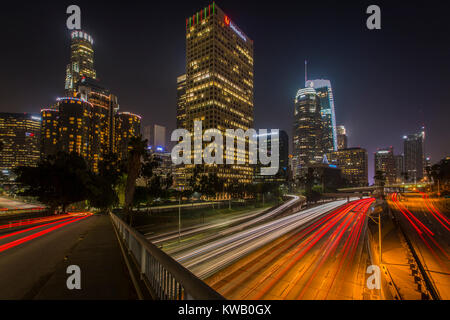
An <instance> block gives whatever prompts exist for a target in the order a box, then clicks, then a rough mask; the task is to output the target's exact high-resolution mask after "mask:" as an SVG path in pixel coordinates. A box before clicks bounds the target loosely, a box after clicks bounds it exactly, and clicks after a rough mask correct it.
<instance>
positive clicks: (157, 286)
mask: <svg viewBox="0 0 450 320" xmlns="http://www.w3.org/2000/svg"><path fill="white" fill-rule="evenodd" d="M110 216H111V219H112V221H113V223H114V225H115V227H116V228H117V230H118V232H119V235H120V237H121V238H122V240H123V242H124V244H125V246H126V248H127V249H128V250H129V253H130V254H131V256H132V257H133V258H134V261H135V262H136V264H137V267H138V268H139V272H140V274H141V279H142V280H143V281H144V283H145V284H146V285H147V288H148V289H149V291H150V294H151V295H152V297H153V298H154V299H158V300H224V299H225V298H224V297H222V296H221V295H220V294H219V293H217V292H216V291H214V290H213V289H212V288H211V287H209V286H208V285H207V284H206V283H204V282H203V281H202V280H200V279H199V278H197V277H196V276H195V275H194V274H193V273H192V272H190V271H189V270H188V269H186V268H185V267H183V266H182V265H181V264H179V263H178V262H177V261H175V260H174V259H173V258H172V257H170V256H169V255H167V254H166V253H165V252H163V251H162V250H160V249H159V248H157V247H156V246H155V245H153V244H152V243H151V242H149V241H148V240H147V239H146V238H145V237H144V236H143V235H141V234H140V233H139V232H137V231H136V230H134V229H133V228H131V227H130V226H129V225H128V224H126V223H125V222H124V221H123V220H122V219H120V218H119V217H118V216H116V215H115V214H113V213H110Z"/></svg>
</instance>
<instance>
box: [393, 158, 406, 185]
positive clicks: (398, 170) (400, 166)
mask: <svg viewBox="0 0 450 320" xmlns="http://www.w3.org/2000/svg"><path fill="white" fill-rule="evenodd" d="M394 159H395V174H396V182H397V183H400V182H402V181H403V172H404V171H405V166H404V157H403V155H402V154H398V155H395V156H394Z"/></svg>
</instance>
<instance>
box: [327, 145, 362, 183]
mask: <svg viewBox="0 0 450 320" xmlns="http://www.w3.org/2000/svg"><path fill="white" fill-rule="evenodd" d="M327 158H328V161H329V163H330V164H332V165H336V166H337V167H338V168H340V169H341V170H342V176H343V177H344V178H345V179H346V180H347V185H348V186H351V187H367V186H368V183H369V180H368V157H367V151H366V150H365V149H363V148H347V149H342V150H338V151H334V152H330V153H328V154H327Z"/></svg>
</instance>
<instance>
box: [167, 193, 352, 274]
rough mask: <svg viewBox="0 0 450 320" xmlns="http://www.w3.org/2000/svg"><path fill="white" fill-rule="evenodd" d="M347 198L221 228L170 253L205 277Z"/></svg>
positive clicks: (303, 224) (343, 202) (318, 215)
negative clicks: (272, 217) (267, 218)
mask: <svg viewBox="0 0 450 320" xmlns="http://www.w3.org/2000/svg"><path fill="white" fill-rule="evenodd" d="M345 203H346V200H340V201H334V202H330V203H326V204H323V205H319V206H317V207H314V208H310V209H306V210H302V211H299V212H297V213H294V214H291V215H288V216H283V217H281V218H276V219H272V220H269V221H264V222H263V223H260V224H251V223H250V224H247V225H245V228H243V229H239V231H238V230H237V229H236V230H233V231H232V232H229V230H224V231H223V233H222V232H219V233H217V234H216V235H214V237H215V238H214V239H208V241H207V242H205V243H203V244H201V245H198V244H196V243H195V242H193V244H192V246H189V247H187V248H186V247H183V248H182V249H181V250H178V251H176V250H174V251H173V252H172V253H171V255H172V256H173V257H174V258H175V259H176V260H177V261H178V262H180V263H181V264H183V265H184V266H185V267H187V268H188V269H189V270H191V271H192V272H193V273H194V274H196V275H197V276H198V277H200V278H202V279H205V278H207V277H209V276H211V275H213V274H215V273H216V272H218V271H219V270H221V269H223V268H225V267H226V266H228V265H230V264H232V263H233V262H235V261H237V260H239V259H241V258H242V257H244V256H245V255H247V254H249V253H251V252H253V251H255V250H257V249H259V248H261V247H263V246H264V245H266V244H268V243H270V242H272V241H274V240H276V239H278V238H279V237H282V236H284V235H285V234H287V233H289V232H291V231H293V230H295V229H296V228H301V227H302V226H305V225H307V224H308V223H311V222H313V221H314V220H315V219H318V218H319V217H321V216H322V215H324V214H325V213H326V212H329V211H331V210H335V209H336V208H338V207H340V206H342V205H344V204H345Z"/></svg>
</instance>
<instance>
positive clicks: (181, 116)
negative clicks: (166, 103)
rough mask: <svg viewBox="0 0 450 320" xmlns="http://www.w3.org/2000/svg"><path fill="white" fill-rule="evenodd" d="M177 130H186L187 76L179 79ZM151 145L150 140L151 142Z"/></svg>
mask: <svg viewBox="0 0 450 320" xmlns="http://www.w3.org/2000/svg"><path fill="white" fill-rule="evenodd" d="M177 128H186V75H185V74H183V75H181V76H179V77H178V78H177ZM149 143H150V140H149Z"/></svg>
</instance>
